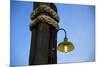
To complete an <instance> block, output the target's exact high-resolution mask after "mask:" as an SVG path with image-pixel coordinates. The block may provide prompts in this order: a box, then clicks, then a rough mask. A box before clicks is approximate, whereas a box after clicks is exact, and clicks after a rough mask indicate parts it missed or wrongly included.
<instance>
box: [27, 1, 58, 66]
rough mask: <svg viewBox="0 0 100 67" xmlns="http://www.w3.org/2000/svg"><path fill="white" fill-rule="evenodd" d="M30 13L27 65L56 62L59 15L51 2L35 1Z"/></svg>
mask: <svg viewBox="0 0 100 67" xmlns="http://www.w3.org/2000/svg"><path fill="white" fill-rule="evenodd" d="M33 7H34V8H33V12H32V14H31V20H32V22H31V23H30V30H31V32H32V37H31V47H30V55H29V65H39V64H56V63H57V47H56V46H57V29H58V28H59V26H58V22H59V17H58V14H57V8H56V6H55V4H53V3H41V2H35V3H34V5H33Z"/></svg>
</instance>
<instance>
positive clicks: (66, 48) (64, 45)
mask: <svg viewBox="0 0 100 67" xmlns="http://www.w3.org/2000/svg"><path fill="white" fill-rule="evenodd" d="M59 30H64V29H62V28H61V29H59ZM64 32H65V38H64V41H63V42H61V43H59V44H58V47H57V49H58V50H59V51H61V52H65V53H68V52H71V51H73V50H74V48H75V47H74V45H73V43H71V42H69V41H68V39H67V35H66V31H65V30H64Z"/></svg>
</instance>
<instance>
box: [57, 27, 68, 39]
mask: <svg viewBox="0 0 100 67" xmlns="http://www.w3.org/2000/svg"><path fill="white" fill-rule="evenodd" d="M59 30H63V31H64V33H65V38H66V39H67V32H66V30H65V29H64V28H59V29H58V31H59Z"/></svg>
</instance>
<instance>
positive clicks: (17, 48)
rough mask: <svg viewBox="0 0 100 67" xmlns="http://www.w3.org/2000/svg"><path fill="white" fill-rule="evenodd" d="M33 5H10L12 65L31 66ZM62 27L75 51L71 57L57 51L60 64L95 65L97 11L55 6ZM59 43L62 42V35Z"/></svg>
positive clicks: (60, 5) (81, 6) (71, 5)
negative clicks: (31, 18)
mask: <svg viewBox="0 0 100 67" xmlns="http://www.w3.org/2000/svg"><path fill="white" fill-rule="evenodd" d="M32 6H33V3H32V2H20V1H12V2H11V23H10V24H11V31H10V32H11V34H10V35H11V40H10V41H11V47H10V49H11V57H10V58H11V65H28V58H29V50H30V43H31V31H30V30H29V24H30V22H31V20H30V14H31V13H32V8H33V7H32ZM56 6H57V9H58V14H59V17H60V22H59V26H60V28H64V29H65V30H66V31H67V36H68V40H69V41H71V42H72V43H73V44H74V46H75V49H74V51H72V52H70V53H62V52H59V51H57V63H58V64H61V63H71V62H73V63H76V62H85V61H86V62H88V61H90V62H92V61H95V7H94V6H90V5H75V4H56ZM57 37H58V38H57V43H60V42H61V41H63V38H64V32H63V31H59V32H58V35H57Z"/></svg>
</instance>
